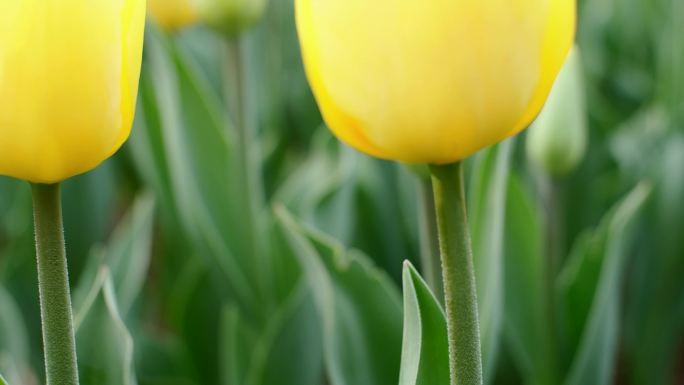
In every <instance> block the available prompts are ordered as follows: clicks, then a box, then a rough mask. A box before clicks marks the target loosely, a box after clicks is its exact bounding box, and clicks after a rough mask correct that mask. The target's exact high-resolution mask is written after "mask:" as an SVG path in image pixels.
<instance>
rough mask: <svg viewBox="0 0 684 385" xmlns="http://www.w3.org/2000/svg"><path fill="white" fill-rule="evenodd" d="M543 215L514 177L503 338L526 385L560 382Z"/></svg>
mask: <svg viewBox="0 0 684 385" xmlns="http://www.w3.org/2000/svg"><path fill="white" fill-rule="evenodd" d="M539 219H540V213H539V212H538V211H537V206H536V205H535V203H534V200H533V197H532V194H531V192H529V191H527V189H526V188H525V186H524V185H523V182H522V180H521V179H520V177H519V176H518V175H517V174H515V173H512V174H511V177H510V179H509V183H508V197H507V203H506V235H505V239H506V240H505V250H506V258H505V260H504V265H505V279H504V285H505V290H504V295H505V303H506V305H505V307H504V314H505V317H504V318H505V322H504V336H505V339H506V342H507V346H508V348H509V350H510V351H511V352H512V353H513V354H512V357H513V359H514V360H515V363H516V365H517V367H518V369H519V370H520V372H521V374H522V376H523V378H524V379H525V382H526V383H529V384H532V383H542V384H552V383H557V379H556V376H557V372H556V366H555V365H554V364H552V363H550V362H549V359H553V358H555V355H556V354H557V352H556V351H554V350H553V348H552V346H551V345H550V343H551V341H550V333H551V330H552V329H551V328H550V322H551V321H550V320H549V314H547V313H546V311H545V306H544V301H545V298H544V294H545V293H544V279H545V278H544V253H543V251H542V246H543V239H542V227H541V223H540V220H539Z"/></svg>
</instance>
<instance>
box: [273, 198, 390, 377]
mask: <svg viewBox="0 0 684 385" xmlns="http://www.w3.org/2000/svg"><path fill="white" fill-rule="evenodd" d="M276 213H277V216H278V218H279V219H280V224H281V226H282V228H283V232H284V233H285V236H286V238H287V239H288V241H289V243H290V246H291V248H292V249H293V251H294V253H295V254H296V255H297V257H298V258H299V260H300V262H301V264H302V266H303V268H304V274H305V276H306V279H307V280H308V283H309V285H310V287H311V290H312V291H313V293H314V298H315V303H316V306H317V310H318V314H319V316H320V318H321V320H322V323H323V349H324V350H323V352H324V360H325V367H326V371H327V374H328V377H329V378H330V382H331V384H332V385H377V384H394V383H397V380H398V374H399V362H400V349H401V347H400V340H401V327H402V326H401V324H402V321H401V300H400V298H399V293H398V290H397V289H396V287H395V286H394V285H393V284H392V282H391V281H390V280H389V279H388V277H387V276H386V275H385V274H384V273H383V272H381V271H379V270H377V269H376V268H375V267H373V266H372V264H371V262H370V261H369V260H368V257H366V256H365V255H363V254H361V253H359V252H354V251H351V252H345V251H344V250H343V248H342V247H341V245H339V244H337V243H336V242H334V241H332V240H331V239H329V238H328V237H326V236H323V235H321V234H319V233H316V232H315V231H313V230H310V229H307V228H304V227H303V226H302V225H300V224H299V223H297V222H296V221H295V219H294V218H293V217H292V216H291V215H290V214H289V213H288V212H287V211H286V210H285V209H284V208H283V207H279V208H277V209H276Z"/></svg>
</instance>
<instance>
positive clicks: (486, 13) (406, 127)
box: [296, 0, 575, 163]
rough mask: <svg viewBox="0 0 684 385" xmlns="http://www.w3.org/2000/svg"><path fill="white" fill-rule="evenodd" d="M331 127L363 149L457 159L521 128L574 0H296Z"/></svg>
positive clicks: (569, 26)
mask: <svg viewBox="0 0 684 385" xmlns="http://www.w3.org/2000/svg"><path fill="white" fill-rule="evenodd" d="M296 6H297V26H298V31H299V36H300V41H301V46H302V56H303V59H304V63H305V66H306V70H307V75H308V78H309V81H310V83H311V86H312V89H313V91H314V94H315V96H316V99H317V101H318V104H319V106H320V108H321V111H322V113H323V116H324V118H325V120H326V122H327V124H328V125H329V126H330V128H331V129H332V131H333V132H334V133H335V134H336V135H337V136H338V137H340V138H341V139H342V140H344V141H346V142H347V143H349V144H350V145H352V146H354V147H356V148H358V149H359V150H361V151H364V152H366V153H369V154H371V155H375V156H379V157H383V158H388V159H395V160H400V161H405V162H416V163H449V162H454V161H457V160H460V159H463V158H465V157H467V156H469V155H471V154H473V153H474V152H476V151H478V150H479V149H481V148H483V147H486V146H488V145H491V144H494V143H496V142H498V141H500V140H502V139H504V138H505V137H507V136H510V135H513V134H515V133H516V132H518V131H519V130H521V129H522V128H524V127H525V126H526V125H527V124H528V123H529V122H530V120H532V119H533V118H534V116H536V114H537V113H538V112H539V110H540V108H541V106H542V104H543V102H544V100H545V99H546V96H547V95H548V92H549V90H550V88H551V85H552V84H553V79H554V78H555V76H556V75H557V73H558V71H559V70H560V67H561V65H562V63H563V59H564V58H565V56H566V55H567V52H568V51H569V49H570V46H571V45H572V40H573V37H574V28H575V27H574V24H575V4H574V0H489V1H482V0H432V1H429V2H419V1H415V0H374V1H367V0H297V3H296Z"/></svg>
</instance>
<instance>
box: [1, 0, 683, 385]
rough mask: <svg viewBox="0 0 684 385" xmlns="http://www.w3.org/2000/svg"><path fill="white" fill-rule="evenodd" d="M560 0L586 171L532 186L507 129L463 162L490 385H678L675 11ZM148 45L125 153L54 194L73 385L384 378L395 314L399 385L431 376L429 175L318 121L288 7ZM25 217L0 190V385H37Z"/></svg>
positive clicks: (391, 373) (372, 383)
mask: <svg viewBox="0 0 684 385" xmlns="http://www.w3.org/2000/svg"><path fill="white" fill-rule="evenodd" d="M579 6H580V13H579V28H578V46H579V48H580V50H581V52H582V56H581V57H582V67H583V75H584V78H585V79H584V83H585V88H586V90H585V91H586V95H585V97H586V100H587V106H588V108H587V111H586V116H585V117H581V118H583V119H587V121H588V125H589V135H588V150H587V152H586V156H585V158H584V160H583V161H582V162H581V164H580V165H579V167H578V168H577V169H576V170H575V171H574V172H572V173H571V174H570V175H568V176H564V177H550V176H547V175H545V173H544V172H543V171H541V170H540V169H538V168H537V167H536V166H534V165H533V164H531V163H530V162H529V161H528V159H527V158H526V156H525V151H524V144H525V140H526V136H525V135H521V136H520V137H519V138H516V139H511V140H509V141H507V142H504V143H502V144H500V145H498V146H496V147H494V148H492V149H488V150H486V151H483V152H482V153H481V154H479V155H478V156H476V157H475V158H474V159H472V160H471V161H469V163H468V165H467V166H468V169H467V171H468V175H467V177H468V181H469V200H470V206H471V207H470V222H471V230H472V235H473V247H474V250H475V256H476V261H475V262H476V272H477V279H478V296H479V298H478V299H479V301H480V313H481V315H480V318H481V328H482V342H483V353H484V363H485V377H486V382H487V383H491V384H520V383H522V384H631V385H641V384H644V385H646V384H648V385H652V384H654V385H658V384H676V383H684V358H683V357H684V350H683V347H684V281H683V280H682V277H683V276H684V238H682V236H681V232H682V229H684V199H682V198H683V197H684V172H683V171H682V167H683V166H684V3H683V2H682V1H679V0H598V1H594V0H592V1H590V0H582V1H580V4H579ZM145 44H146V45H145V54H144V64H143V73H142V77H141V84H140V96H139V100H138V111H137V116H136V123H135V127H134V130H133V134H132V137H131V140H130V141H129V142H128V144H127V145H126V146H125V148H124V149H123V150H122V151H120V153H119V154H117V156H116V157H114V158H113V159H112V160H110V161H107V162H106V163H105V164H104V165H103V166H102V167H100V168H98V169H97V170H95V171H94V172H91V173H89V174H86V175H82V176H79V177H77V178H73V179H72V180H70V181H68V182H66V183H65V186H64V191H63V196H64V206H65V207H64V214H65V231H66V240H67V250H68V255H69V264H70V269H71V276H70V278H71V285H72V288H73V293H72V295H73V298H74V314H75V318H76V319H75V323H76V326H77V328H78V330H77V343H78V354H79V363H80V371H81V377H82V383H84V384H98V385H100V384H101V385H108V384H111V385H121V384H124V385H133V384H140V385H153V384H164V385H192V384H197V385H200V384H223V385H309V384H310V385H322V384H331V385H390V384H396V383H397V382H398V381H399V374H400V356H401V350H402V325H403V323H404V322H406V325H405V327H406V328H407V330H408V334H406V332H404V336H405V338H404V349H410V348H411V346H413V345H414V344H415V345H416V349H417V350H420V349H421V346H428V347H429V348H424V349H423V350H424V351H425V352H427V353H423V354H428V355H426V356H424V359H423V360H421V361H420V367H419V368H418V367H416V368H413V369H415V371H414V372H412V370H413V369H412V368H410V367H409V365H402V368H401V372H402V379H401V381H402V382H401V383H402V384H419V383H422V384H434V383H435V381H439V378H440V377H439V376H440V375H443V370H444V365H443V363H444V361H443V357H442V356H439V354H437V353H434V352H443V351H444V349H445V348H444V346H445V345H444V344H445V341H443V334H442V333H440V332H439V328H440V325H444V321H443V319H442V318H440V317H443V315H441V316H440V314H441V313H440V311H439V304H438V302H439V301H438V300H437V299H435V298H440V295H439V293H438V290H439V288H438V286H437V287H433V291H436V292H437V293H436V294H435V296H432V295H430V291H429V289H428V288H427V286H426V284H425V282H424V281H423V280H422V279H421V278H420V275H419V273H418V271H420V272H421V274H422V275H423V277H426V278H427V279H428V282H429V281H431V278H430V277H431V275H434V271H430V266H427V265H426V264H424V263H421V255H423V256H424V255H426V254H429V253H431V252H433V251H434V244H432V243H431V242H430V241H431V239H430V237H429V235H426V233H425V226H427V225H429V224H430V220H431V217H430V210H428V209H426V207H430V206H429V199H430V195H429V191H427V192H426V189H427V187H426V186H427V182H426V181H425V180H424V179H423V178H422V177H421V176H418V174H415V173H413V172H412V170H409V168H407V167H405V166H403V165H399V164H395V163H389V162H383V161H378V160H374V159H371V158H368V157H366V156H363V155H360V154H358V153H356V152H354V151H353V150H351V149H349V148H347V147H345V146H344V145H341V144H339V143H338V142H337V141H336V140H335V139H334V138H333V137H332V136H331V134H330V133H329V132H328V131H327V129H326V128H325V127H324V126H323V124H322V121H321V117H320V114H319V113H318V111H317V108H316V105H315V103H314V100H313V97H312V96H311V93H310V91H309V89H308V86H307V83H306V79H305V76H304V73H303V69H302V65H301V60H300V56H299V51H298V47H297V39H296V32H295V26H294V15H293V5H292V3H291V2H289V1H279V0H276V1H272V2H271V4H270V5H269V7H268V9H267V12H266V14H265V16H264V18H263V20H262V21H261V22H260V24H259V25H257V26H256V27H255V28H254V29H252V30H250V31H249V32H248V33H246V34H243V35H242V36H241V37H239V38H236V39H223V38H222V37H221V36H219V35H217V34H215V33H214V32H212V31H210V30H209V29H207V28H205V27H202V26H196V27H193V28H190V29H187V30H184V31H181V32H179V33H177V34H167V33H164V32H161V31H160V30H159V29H158V28H156V27H155V26H154V25H152V24H150V25H148V29H147V36H146V42H145ZM236 84H239V85H240V87H236ZM426 200H427V202H426ZM31 219H32V217H31V201H30V193H29V187H28V185H27V184H25V183H21V182H17V181H14V180H10V179H7V178H0V372H1V373H3V375H4V377H5V378H6V379H7V381H8V382H9V383H10V384H13V385H17V384H23V385H32V384H38V383H42V377H43V373H42V369H41V368H42V352H41V344H40V316H39V312H38V301H37V298H38V294H37V289H36V287H37V286H36V272H35V262H34V249H33V232H32V220H31ZM404 260H410V261H412V262H413V264H414V265H415V266H417V269H418V271H416V270H414V269H413V268H411V267H409V266H407V267H406V268H405V270H404V272H403V274H402V268H403V266H404V265H403V261H404ZM402 277H403V280H404V282H403V287H404V293H403V299H404V305H402V290H401V288H402ZM404 306H406V308H405V309H404ZM418 315H420V316H418ZM421 331H422V332H421ZM421 333H422V334H421ZM421 343H422V345H421ZM430 352H433V353H434V354H437V355H436V356H435V357H432V358H431V357H430V356H429V353H430ZM412 376H413V379H411V377H412Z"/></svg>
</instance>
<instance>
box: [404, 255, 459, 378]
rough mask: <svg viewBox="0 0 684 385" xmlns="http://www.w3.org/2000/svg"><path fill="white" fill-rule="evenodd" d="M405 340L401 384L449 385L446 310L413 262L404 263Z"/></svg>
mask: <svg viewBox="0 0 684 385" xmlns="http://www.w3.org/2000/svg"><path fill="white" fill-rule="evenodd" d="M403 277H404V279H403V281H404V337H403V342H402V350H401V372H400V374H399V385H437V384H445V385H446V384H448V383H449V378H450V377H449V346H448V337H447V324H446V316H445V314H444V310H442V307H441V306H440V304H439V302H438V301H437V299H436V298H435V296H434V294H432V292H431V291H430V288H429V287H428V285H427V283H425V281H424V280H423V278H421V276H420V275H419V274H418V272H417V271H416V269H415V268H414V267H413V265H411V263H410V262H408V261H406V262H405V263H404V273H403Z"/></svg>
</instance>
